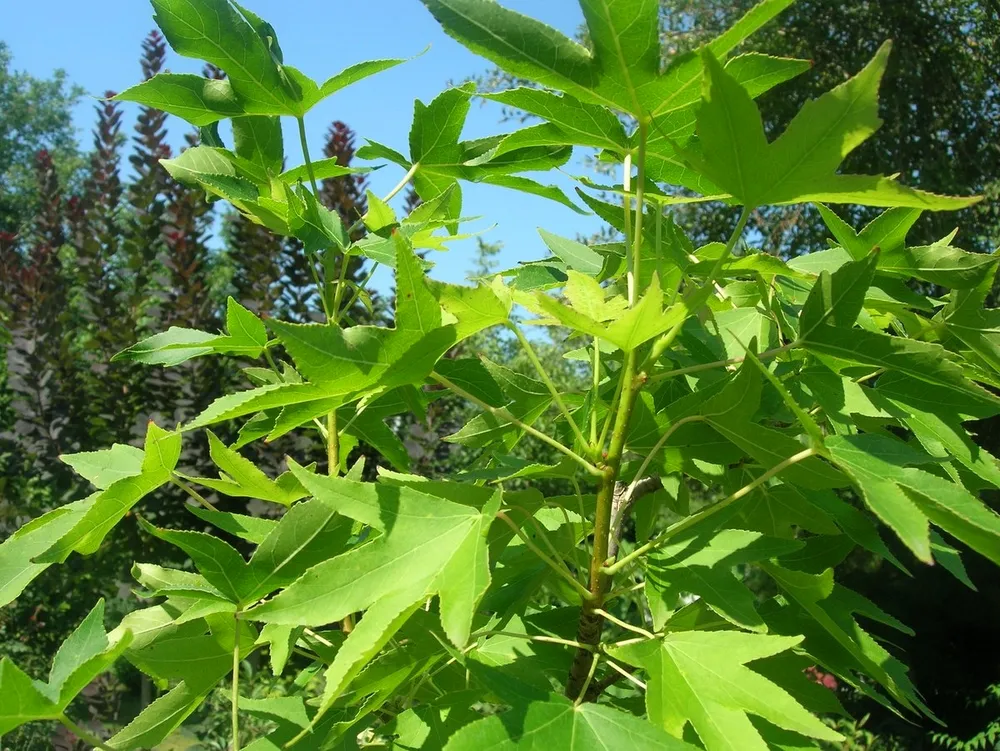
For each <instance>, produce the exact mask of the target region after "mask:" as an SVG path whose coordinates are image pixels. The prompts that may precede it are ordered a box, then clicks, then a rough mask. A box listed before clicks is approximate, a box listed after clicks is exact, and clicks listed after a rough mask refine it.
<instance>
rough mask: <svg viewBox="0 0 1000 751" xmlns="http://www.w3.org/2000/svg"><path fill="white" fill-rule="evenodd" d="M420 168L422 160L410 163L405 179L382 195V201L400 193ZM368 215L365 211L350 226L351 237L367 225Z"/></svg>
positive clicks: (384, 201) (386, 201)
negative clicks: (366, 218)
mask: <svg viewBox="0 0 1000 751" xmlns="http://www.w3.org/2000/svg"><path fill="white" fill-rule="evenodd" d="M418 169H420V162H417V163H415V164H412V165H410V169H408V170H407V172H406V174H405V175H403V179H402V180H400V181H399V182H398V183H396V187H394V188H393V189H392V190H390V191H389V192H388V193H386V194H385V195H384V196H382V202H383V203H388V202H389V201H391V200H392V199H393V198H395V197H396V195H397V194H398V193H399V191H401V190H402V189H403V188H405V187H406V186H407V184H408V183H409V182H410V180H412V179H413V176H414V175H415V174H417V170H418ZM367 216H368V212H365V215H364V216H362V217H360V218H359V219H358V220H357V221H356V222H354V224H352V225H351V226H350V228H349V229H348V230H347V235H348V237H350V236H351V235H353V234H354V233H355V232H357V231H358V230H359V229H361V228H362V227H364V226H365V217H367Z"/></svg>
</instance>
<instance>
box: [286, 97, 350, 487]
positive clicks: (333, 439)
mask: <svg viewBox="0 0 1000 751" xmlns="http://www.w3.org/2000/svg"><path fill="white" fill-rule="evenodd" d="M296 120H297V121H298V124H299V144H300V145H301V146H302V158H303V159H304V160H305V163H306V173H307V174H308V175H309V184H310V185H311V186H312V192H313V196H315V197H316V200H317V201H318V200H319V184H318V183H317V182H316V171H315V170H314V169H313V163H312V159H311V158H310V157H309V140H308V139H307V138H306V121H305V120H304V119H303V118H301V117H298V118H296ZM309 265H310V268H311V269H312V271H313V278H314V280H315V282H316V285H317V286H318V287H319V299H320V303H321V304H322V306H323V312H324V313H325V314H326V318H327V321H328V322H331V311H330V310H329V309H328V308H327V305H326V292H325V288H324V285H323V283H322V282H321V281H320V279H319V276H318V275H317V274H316V269H315V267H314V266H313V264H312V263H310V264H309ZM346 273H347V256H344V257H343V258H342V259H341V262H340V283H339V284H338V285H337V289H336V291H335V292H334V304H333V307H334V309H333V312H332V316H333V320H332V323H333V324H334V325H340V316H339V312H338V311H339V307H340V296H341V294H342V289H343V285H344V279H345V277H346ZM326 460H327V464H328V467H327V474H329V475H330V476H331V477H333V476H336V475H339V474H340V436H339V434H338V433H337V412H336V410H331V411H330V412H329V413H328V414H327V416H326Z"/></svg>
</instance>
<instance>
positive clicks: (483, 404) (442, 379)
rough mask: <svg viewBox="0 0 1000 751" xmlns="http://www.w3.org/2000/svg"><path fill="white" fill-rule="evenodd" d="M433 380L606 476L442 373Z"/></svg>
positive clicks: (573, 453)
mask: <svg viewBox="0 0 1000 751" xmlns="http://www.w3.org/2000/svg"><path fill="white" fill-rule="evenodd" d="M431 378H432V379H433V380H435V381H437V382H438V383H440V384H441V385H442V386H444V387H445V388H446V389H448V390H449V391H451V392H452V393H453V394H457V395H458V396H461V397H462V398H463V399H468V400H469V401H470V402H472V403H473V404H475V405H476V406H478V407H479V408H480V409H484V410H486V411H487V412H489V413H490V414H491V415H493V416H494V417H498V418H500V419H501V420H506V421H507V422H509V423H511V424H513V425H516V426H517V427H519V428H520V429H521V430H523V431H524V432H525V433H528V434H529V435H532V436H534V437H535V438H537V439H538V440H540V441H543V442H544V443H547V444H548V445H549V446H551V447H552V448H554V449H556V451H560V452H562V453H563V454H565V455H566V456H568V457H569V458H570V459H572V460H573V461H575V462H577V463H578V464H579V465H580V466H581V467H583V468H584V469H586V470H587V471H588V472H589V473H590V474H592V475H598V476H600V475H603V474H604V473H603V472H602V471H601V470H600V469H598V468H597V467H595V466H594V465H593V464H591V463H590V462H588V461H587V460H586V459H584V458H583V457H582V456H580V455H579V454H578V453H576V452H575V451H574V450H573V449H571V448H568V447H566V446H563V445H562V444H561V443H559V441H557V440H556V439H555V438H552V437H550V436H547V435H545V433H543V432H542V431H540V430H538V429H536V428H533V427H532V426H530V425H528V424H527V423H526V422H522V421H521V420H519V419H517V418H516V417H514V415H512V414H511V413H510V412H508V411H507V410H506V409H504V408H503V407H494V406H493V405H491V404H487V403H486V402H484V401H483V400H482V399H479V398H477V397H475V396H473V395H472V394H470V393H469V392H468V391H466V390H465V389H463V388H462V387H460V386H458V385H456V384H454V383H452V382H451V381H449V380H448V379H447V378H445V377H444V376H443V375H441V374H440V373H431Z"/></svg>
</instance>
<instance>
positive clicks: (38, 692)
mask: <svg viewBox="0 0 1000 751" xmlns="http://www.w3.org/2000/svg"><path fill="white" fill-rule="evenodd" d="M115 636H116V638H115V639H113V640H112V639H109V638H108V634H107V633H106V632H105V631H104V600H99V601H98V603H97V605H95V606H94V609H93V610H91V611H90V613H89V614H88V615H87V617H86V618H84V620H83V622H82V623H81V624H80V625H79V626H77V628H76V629H75V630H74V631H73V632H72V633H71V634H70V635H69V636H68V637H66V641H64V642H63V643H62V645H61V646H60V647H59V651H58V652H56V655H55V657H54V658H53V660H52V670H51V671H50V673H49V680H48V681H47V682H45V683H43V682H41V681H37V680H36V681H33V680H32V679H31V678H29V677H28V676H27V675H26V674H25V673H24V671H22V670H21V669H20V668H19V667H17V665H15V664H14V663H13V662H12V661H11V659H10V658H9V657H4V658H3V659H2V660H0V696H3V697H4V699H3V702H0V734H6V733H8V732H10V731H11V730H13V729H14V728H16V727H19V726H20V725H23V724H25V723H27V722H35V721H39V720H55V719H57V718H58V717H60V716H61V715H62V713H63V712H64V711H65V710H66V707H67V706H69V704H70V702H71V701H73V699H75V698H76V696H77V694H79V693H80V692H81V691H82V690H83V689H84V688H86V687H87V685H88V684H89V683H90V682H91V681H93V680H94V678H96V677H97V676H98V675H100V674H101V673H103V672H104V671H105V670H107V669H108V668H109V667H111V665H112V664H113V663H114V661H115V660H117V659H118V657H119V656H120V655H121V654H122V652H124V651H125V649H126V648H127V647H128V646H129V643H130V642H131V641H132V633H131V632H130V631H123V632H116V634H115Z"/></svg>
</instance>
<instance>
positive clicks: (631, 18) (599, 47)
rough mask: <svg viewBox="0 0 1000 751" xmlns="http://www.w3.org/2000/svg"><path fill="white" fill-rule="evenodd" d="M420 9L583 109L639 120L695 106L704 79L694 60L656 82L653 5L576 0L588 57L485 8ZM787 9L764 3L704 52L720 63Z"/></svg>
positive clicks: (437, 3)
mask: <svg viewBox="0 0 1000 751" xmlns="http://www.w3.org/2000/svg"><path fill="white" fill-rule="evenodd" d="M423 2H424V5H426V6H427V9H428V10H429V11H430V12H431V14H432V15H433V16H434V17H435V18H436V19H437V21H438V22H439V23H440V24H441V26H442V27H443V28H444V30H445V32H446V33H448V34H449V35H450V36H452V37H454V38H455V39H456V40H458V41H459V42H460V43H462V44H463V45H465V46H466V47H468V48H469V49H470V50H472V51H473V52H475V53H476V54H478V55H481V56H482V57H485V58H486V59H488V60H490V61H491V62H493V63H494V64H496V65H497V66H498V67H500V68H501V69H503V70H505V71H507V72H508V73H511V74H513V76H514V77H516V78H527V79H529V80H532V81H535V82H537V83H540V84H542V86H543V87H544V88H548V89H556V90H559V91H564V92H566V93H567V94H569V95H571V96H572V97H574V98H575V99H578V100H580V101H581V102H584V103H589V104H591V105H599V106H603V107H609V108H611V109H614V110H618V111H621V112H627V113H629V114H631V115H632V116H633V117H635V118H644V117H647V116H656V115H660V114H663V113H667V112H669V111H670V110H674V109H677V108H680V107H684V106H687V105H690V104H692V103H693V102H694V101H696V100H697V82H698V80H699V78H700V76H701V71H702V68H701V62H700V59H699V58H698V57H697V56H685V57H682V58H679V59H678V60H676V61H674V64H673V65H671V66H670V67H668V69H667V70H666V71H665V72H664V74H663V75H660V54H661V50H660V39H659V16H658V10H659V7H658V5H657V3H656V2H655V0H633V2H620V1H618V0H581V3H580V6H581V8H582V10H583V13H584V17H585V19H586V22H587V31H586V37H587V38H588V40H590V42H591V44H592V45H593V54H591V53H590V52H588V50H587V49H585V48H584V47H582V46H581V45H579V44H577V43H576V42H574V41H573V40H571V39H569V38H567V37H566V36H564V35H563V34H561V33H560V32H558V31H556V30H555V29H553V28H551V27H549V26H546V25H545V24H543V23H540V22H539V21H536V20H534V19H532V18H528V17H526V16H522V15H521V14H519V13H515V12H514V11H511V10H507V9H506V8H503V7H501V6H500V5H499V4H497V3H495V2H490V1H489V0H423ZM790 2H791V0H765V1H764V2H762V3H760V4H759V5H758V6H756V7H755V8H753V9H752V10H751V11H750V12H749V13H747V14H746V15H745V16H744V17H743V18H741V19H740V20H739V21H738V22H737V23H736V25H735V26H733V28H731V29H730V30H729V31H727V32H726V33H725V34H723V35H722V36H720V37H719V38H717V39H715V40H714V41H713V42H711V44H710V45H709V49H711V50H712V53H713V54H715V55H716V56H722V55H725V54H726V53H727V52H729V51H730V50H732V49H733V48H735V47H736V46H738V45H739V44H740V43H741V42H743V41H744V40H745V39H746V38H747V37H748V36H750V35H751V34H753V32H755V31H756V30H757V29H758V28H760V27H761V26H762V25H763V24H764V23H766V22H767V21H769V20H770V19H771V18H773V17H774V16H775V15H777V14H778V13H779V12H781V11H782V10H783V9H784V8H786V7H787V6H788V5H789V4H790ZM512 106H518V105H516V104H515V105H512ZM524 109H526V110H527V111H529V112H530V111H533V110H532V109H531V108H530V107H525V108H524ZM536 114H540V113H536ZM543 116H545V115H543ZM563 119H566V118H565V117H564V118H563ZM574 119H577V118H574Z"/></svg>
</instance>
